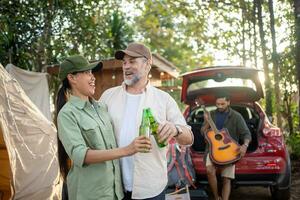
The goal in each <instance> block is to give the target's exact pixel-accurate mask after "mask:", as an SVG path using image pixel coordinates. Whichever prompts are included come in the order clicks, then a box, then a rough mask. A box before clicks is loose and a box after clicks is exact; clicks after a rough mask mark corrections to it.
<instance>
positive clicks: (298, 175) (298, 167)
mask: <svg viewBox="0 0 300 200" xmlns="http://www.w3.org/2000/svg"><path fill="white" fill-rule="evenodd" d="M299 188H300V160H293V161H292V187H291V199H290V200H299V199H300V189H299ZM209 195H210V194H209ZM210 196H211V195H210ZM240 199H243V200H254V199H255V200H271V194H270V191H269V188H264V187H239V188H235V189H233V190H232V193H231V196H230V200H240ZM210 200H212V198H210Z"/></svg>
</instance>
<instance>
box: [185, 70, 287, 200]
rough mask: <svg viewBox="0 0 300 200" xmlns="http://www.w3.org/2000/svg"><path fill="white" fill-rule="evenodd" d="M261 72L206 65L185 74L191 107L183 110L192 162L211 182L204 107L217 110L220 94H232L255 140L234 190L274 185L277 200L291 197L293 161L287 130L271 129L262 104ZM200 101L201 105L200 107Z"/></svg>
mask: <svg viewBox="0 0 300 200" xmlns="http://www.w3.org/2000/svg"><path fill="white" fill-rule="evenodd" d="M259 73H260V70H257V69H253V68H245V67H235V66H226V67H225V66H223V67H207V68H202V69H199V70H195V71H192V72H188V73H185V74H183V75H182V77H183V83H182V94H181V100H182V101H183V102H184V103H185V104H187V105H188V107H187V109H186V110H185V112H184V115H185V117H186V121H187V123H188V124H189V125H190V126H191V127H192V130H193V133H194V136H195V141H194V144H193V146H192V154H191V156H192V161H193V164H194V168H195V171H196V175H197V181H198V183H200V184H208V182H207V177H206V170H205V166H204V163H203V156H204V150H205V141H204V138H203V136H202V135H201V133H200V128H201V126H202V123H203V120H204V118H203V109H202V108H201V105H199V102H201V103H202V104H204V105H205V106H206V108H207V109H208V110H212V109H215V108H216V107H215V94H216V93H218V92H219V91H227V93H228V94H229V95H230V100H231V107H232V108H233V109H235V110H236V111H238V112H239V113H241V115H242V116H243V118H244V119H245V121H246V124H247V125H248V127H249V129H250V131H251V135H252V141H251V143H250V145H249V147H248V150H247V153H246V155H245V157H243V158H242V159H241V160H240V161H238V162H237V163H236V179H235V180H234V181H233V183H232V184H233V185H235V186H265V187H269V188H270V191H271V194H272V199H278V200H287V199H289V197H290V187H291V162H290V157H289V153H288V150H287V147H286V145H285V141H284V137H283V134H282V131H281V130H280V129H279V128H278V127H276V126H274V125H272V124H271V123H270V121H269V120H268V117H267V115H266V114H265V112H264V111H263V109H262V107H261V106H260V105H259V103H258V100H260V99H261V98H263V90H262V85H261V83H260V80H259ZM197 102H198V103H197Z"/></svg>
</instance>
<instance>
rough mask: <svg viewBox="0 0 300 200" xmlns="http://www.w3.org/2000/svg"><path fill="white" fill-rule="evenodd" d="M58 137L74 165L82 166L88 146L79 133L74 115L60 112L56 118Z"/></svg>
mask: <svg viewBox="0 0 300 200" xmlns="http://www.w3.org/2000/svg"><path fill="white" fill-rule="evenodd" d="M57 128H58V137H59V139H60V141H61V142H62V144H63V146H64V148H65V150H66V152H67V154H68V156H69V157H70V159H71V160H72V161H73V162H74V164H75V165H77V166H79V167H83V165H84V159H85V155H86V152H87V150H88V147H87V146H86V143H85V141H84V139H83V137H82V135H81V130H80V128H79V126H78V124H77V121H76V118H75V116H72V114H68V113H65V112H60V113H59V115H58V118H57Z"/></svg>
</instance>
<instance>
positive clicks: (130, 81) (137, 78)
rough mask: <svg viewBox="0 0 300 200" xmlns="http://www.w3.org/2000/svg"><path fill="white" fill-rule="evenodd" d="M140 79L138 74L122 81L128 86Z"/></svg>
mask: <svg viewBox="0 0 300 200" xmlns="http://www.w3.org/2000/svg"><path fill="white" fill-rule="evenodd" d="M140 79H141V77H140V76H138V75H134V76H133V78H132V79H125V78H124V83H125V84H126V85H128V86H132V85H134V84H136V83H137V82H138V81H139V80H140Z"/></svg>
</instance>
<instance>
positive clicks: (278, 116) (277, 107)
mask: <svg viewBox="0 0 300 200" xmlns="http://www.w3.org/2000/svg"><path fill="white" fill-rule="evenodd" d="M268 5H269V12H270V29H271V35H272V50H273V53H272V62H273V74H274V82H275V84H274V92H275V104H274V105H275V110H276V122H277V126H278V127H279V128H282V118H281V111H280V110H281V105H282V103H281V98H280V97H281V95H280V88H279V55H278V53H277V44H276V39H275V38H276V36H275V23H274V9H273V0H269V1H268Z"/></svg>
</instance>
